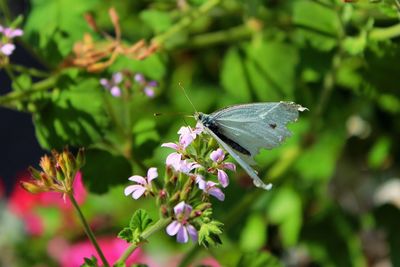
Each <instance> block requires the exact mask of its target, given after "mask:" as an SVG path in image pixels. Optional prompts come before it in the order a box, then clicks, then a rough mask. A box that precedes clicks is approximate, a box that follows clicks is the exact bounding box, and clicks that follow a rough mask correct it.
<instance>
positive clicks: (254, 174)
mask: <svg viewBox="0 0 400 267" xmlns="http://www.w3.org/2000/svg"><path fill="white" fill-rule="evenodd" d="M204 129H205V130H206V131H207V133H208V134H209V135H211V136H212V137H213V138H214V139H215V140H217V142H218V143H219V144H220V145H221V146H222V147H223V148H224V149H225V150H226V151H228V153H229V154H230V155H231V156H232V157H233V158H234V159H235V161H236V162H237V163H239V165H240V166H241V167H242V168H243V169H244V170H245V171H246V172H247V173H248V174H249V175H250V177H251V178H252V179H253V183H254V185H255V186H257V187H260V188H263V189H266V190H270V189H271V188H272V184H265V183H264V182H263V181H262V180H261V179H260V177H258V175H257V172H256V171H255V170H254V169H253V168H252V167H250V165H249V164H248V163H246V162H245V161H244V160H243V159H242V156H239V155H238V154H237V152H236V151H234V150H233V149H232V148H231V147H230V146H229V145H228V144H226V143H225V142H224V141H222V140H221V138H219V137H218V136H217V135H216V134H215V133H214V132H213V131H211V130H210V129H208V128H204Z"/></svg>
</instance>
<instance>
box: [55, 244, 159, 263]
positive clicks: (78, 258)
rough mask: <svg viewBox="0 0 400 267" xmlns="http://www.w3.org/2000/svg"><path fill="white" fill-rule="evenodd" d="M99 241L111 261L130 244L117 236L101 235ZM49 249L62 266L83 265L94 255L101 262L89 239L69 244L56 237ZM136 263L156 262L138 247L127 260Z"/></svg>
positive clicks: (115, 259) (114, 260) (116, 258)
mask: <svg viewBox="0 0 400 267" xmlns="http://www.w3.org/2000/svg"><path fill="white" fill-rule="evenodd" d="M97 241H98V243H99V246H100V248H101V250H102V251H103V253H104V256H105V257H106V259H107V261H108V262H109V263H114V262H116V261H117V260H118V258H119V257H120V256H121V255H122V253H123V252H124V251H125V250H126V249H127V247H128V246H129V244H128V243H127V242H126V241H124V240H122V239H118V238H116V237H101V238H98V240H97ZM47 250H48V253H49V255H50V256H51V257H52V258H53V259H55V260H56V261H57V262H58V264H59V265H58V266H61V267H77V266H81V265H82V264H83V261H84V258H91V257H92V256H95V257H96V258H97V261H98V263H99V264H101V260H100V258H99V257H98V255H97V252H96V250H95V249H94V247H93V245H92V243H90V241H88V240H85V241H82V242H77V243H74V244H69V243H68V242H67V241H66V240H64V239H62V238H55V239H53V240H51V241H50V242H49V243H48V246H47ZM134 263H143V264H144V263H147V264H154V263H153V262H152V261H151V260H149V259H148V258H147V257H146V256H145V255H144V254H143V251H142V250H141V248H138V249H136V250H135V252H133V253H132V255H131V256H129V258H128V260H127V261H126V264H127V266H130V265H132V264H134ZM151 266H154V265H151Z"/></svg>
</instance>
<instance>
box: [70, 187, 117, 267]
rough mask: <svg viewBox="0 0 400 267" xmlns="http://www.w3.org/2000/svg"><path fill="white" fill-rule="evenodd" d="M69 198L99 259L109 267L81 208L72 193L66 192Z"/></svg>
mask: <svg viewBox="0 0 400 267" xmlns="http://www.w3.org/2000/svg"><path fill="white" fill-rule="evenodd" d="M68 197H69V199H70V200H71V202H72V205H73V206H74V208H75V209H76V211H77V213H78V215H79V219H80V220H81V222H82V224H83V227H84V229H85V232H86V235H87V236H88V237H89V239H90V242H92V244H93V246H94V247H95V249H96V251H97V254H99V257H100V258H101V261H102V262H103V264H104V266H106V267H109V266H110V265H109V264H108V262H107V260H106V257H105V256H104V254H103V252H102V251H101V249H100V246H99V244H98V243H97V241H96V237H95V236H94V234H93V232H92V229H90V226H89V224H88V223H87V221H86V219H85V216H83V213H82V211H81V209H80V208H79V205H78V203H77V202H76V200H75V198H74V195H73V193H72V192H71V193H69V194H68Z"/></svg>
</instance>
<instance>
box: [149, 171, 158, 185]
mask: <svg viewBox="0 0 400 267" xmlns="http://www.w3.org/2000/svg"><path fill="white" fill-rule="evenodd" d="M157 177H158V172H157V168H154V167H151V168H150V169H149V170H148V171H147V181H148V182H149V183H150V182H151V181H152V180H154V179H155V178H157Z"/></svg>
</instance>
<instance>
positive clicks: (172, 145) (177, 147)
mask: <svg viewBox="0 0 400 267" xmlns="http://www.w3.org/2000/svg"><path fill="white" fill-rule="evenodd" d="M161 147H169V148H172V149H175V150H178V149H179V146H178V145H177V144H175V143H164V144H162V145H161Z"/></svg>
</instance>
